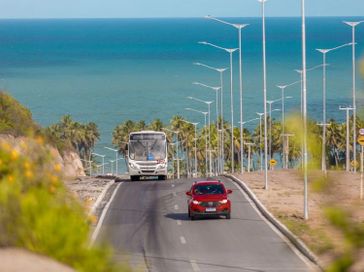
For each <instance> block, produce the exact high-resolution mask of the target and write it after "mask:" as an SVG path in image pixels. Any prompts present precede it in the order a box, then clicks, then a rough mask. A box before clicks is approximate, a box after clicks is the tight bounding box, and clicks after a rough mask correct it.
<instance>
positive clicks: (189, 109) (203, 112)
mask: <svg viewBox="0 0 364 272" xmlns="http://www.w3.org/2000/svg"><path fill="white" fill-rule="evenodd" d="M185 110H188V111H193V112H197V113H201V114H203V115H204V117H205V128H207V114H208V112H206V111H199V110H195V109H191V108H185ZM207 157H208V153H207V133H205V165H206V173H207V165H208V164H207Z"/></svg>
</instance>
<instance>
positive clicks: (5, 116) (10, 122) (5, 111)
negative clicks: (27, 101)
mask: <svg viewBox="0 0 364 272" xmlns="http://www.w3.org/2000/svg"><path fill="white" fill-rule="evenodd" d="M39 129H40V128H39V127H38V125H37V124H35V123H34V121H33V119H32V114H31V112H30V111H29V110H28V109H27V108H25V107H24V106H22V105H21V104H20V103H19V102H18V101H16V100H15V99H14V98H12V97H11V96H10V95H8V94H7V93H4V92H0V134H11V135H14V136H27V135H33V134H34V133H35V132H36V131H38V130H39Z"/></svg>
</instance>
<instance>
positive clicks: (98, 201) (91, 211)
mask: <svg viewBox="0 0 364 272" xmlns="http://www.w3.org/2000/svg"><path fill="white" fill-rule="evenodd" d="M114 183H115V179H113V180H110V182H109V183H108V184H107V185H106V187H105V188H104V189H103V190H102V192H101V194H100V195H99V196H98V197H97V199H96V201H95V203H94V204H93V205H92V207H91V209H90V211H89V212H88V214H89V215H93V214H95V212H96V210H97V209H98V208H99V206H100V204H101V201H102V200H103V199H104V197H105V195H106V192H107V191H108V190H109V189H110V187H111V186H112V185H113V184H114Z"/></svg>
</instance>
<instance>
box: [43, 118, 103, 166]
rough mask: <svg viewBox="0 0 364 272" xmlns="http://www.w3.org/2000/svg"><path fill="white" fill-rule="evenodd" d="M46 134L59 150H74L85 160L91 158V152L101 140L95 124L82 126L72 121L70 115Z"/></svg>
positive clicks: (51, 127)
mask: <svg viewBox="0 0 364 272" xmlns="http://www.w3.org/2000/svg"><path fill="white" fill-rule="evenodd" d="M44 134H45V136H46V137H47V139H48V140H49V141H50V142H51V143H53V144H54V145H56V147H57V148H58V150H60V151H64V150H70V149H71V150H72V149H73V150H75V151H76V152H77V153H78V154H79V155H80V157H81V158H82V159H85V160H88V159H89V158H90V156H91V150H92V149H93V147H94V146H95V144H96V142H97V140H99V139H100V133H99V131H98V128H97V125H96V124H95V123H93V122H90V123H87V124H81V123H79V122H76V121H74V120H72V117H71V116H70V115H65V116H63V117H62V119H61V121H60V122H59V123H57V124H54V125H52V126H50V127H48V128H46V129H45V130H44Z"/></svg>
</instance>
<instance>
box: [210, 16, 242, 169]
mask: <svg viewBox="0 0 364 272" xmlns="http://www.w3.org/2000/svg"><path fill="white" fill-rule="evenodd" d="M206 18H207V19H211V20H214V21H217V22H220V23H223V24H225V25H229V26H232V27H234V28H236V29H237V30H238V40H239V91H240V124H242V122H243V59H242V29H243V28H244V27H246V26H248V24H232V23H229V22H226V21H224V20H221V19H217V18H215V17H212V16H206ZM243 141H244V138H243V127H242V125H240V156H241V158H242V159H241V173H242V174H243V172H244V167H243V163H244V161H243V158H244V148H243V145H244V142H243Z"/></svg>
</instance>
